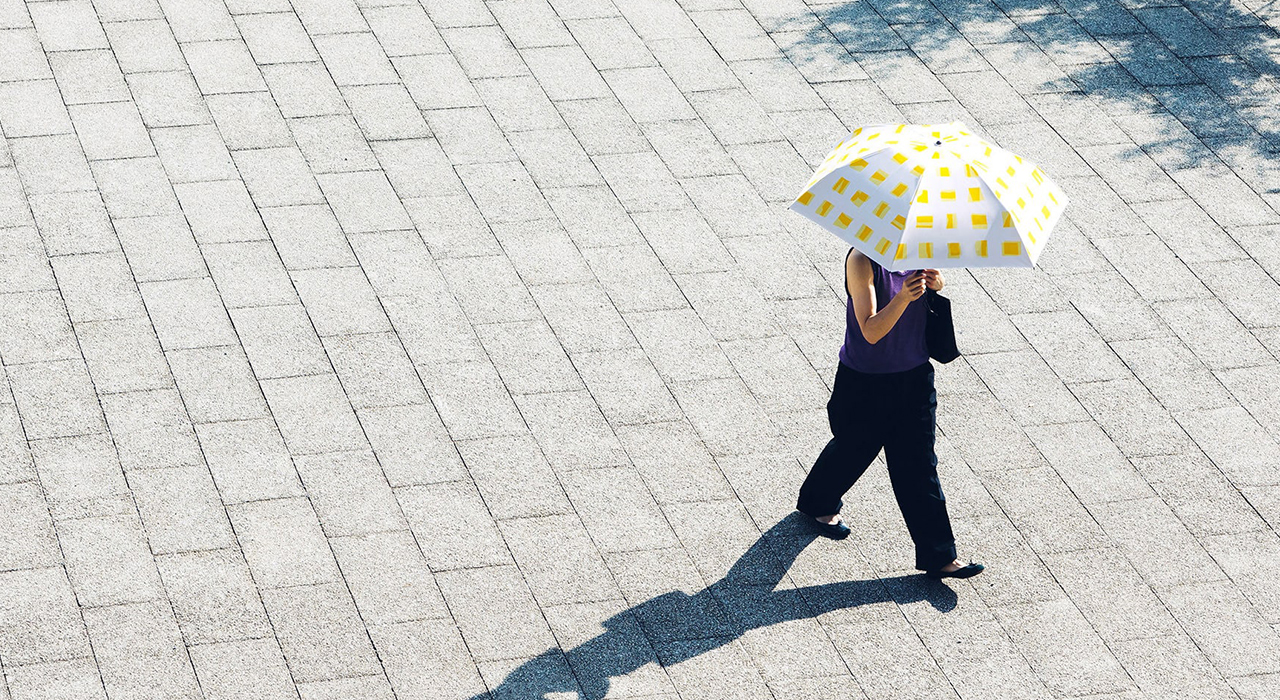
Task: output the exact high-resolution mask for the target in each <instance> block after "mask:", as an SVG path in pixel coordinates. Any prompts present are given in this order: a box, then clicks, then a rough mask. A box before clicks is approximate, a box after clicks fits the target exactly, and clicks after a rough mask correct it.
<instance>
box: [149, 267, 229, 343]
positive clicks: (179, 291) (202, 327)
mask: <svg viewBox="0 0 1280 700" xmlns="http://www.w3.org/2000/svg"><path fill="white" fill-rule="evenodd" d="M138 289H140V290H141V293H142V298H143V301H145V302H146V303H147V312H148V314H150V316H151V320H152V324H155V328H156V334H157V335H159V338H160V347H163V348H164V349H165V351H173V349H187V348H204V347H212V346H225V344H232V343H236V334H234V330H233V329H232V324H230V320H229V319H228V316H227V310H225V308H224V307H223V302H221V299H220V298H219V296H218V289H216V288H215V287H214V282H212V280H211V279H209V278H196V279H179V280H168V282H148V283H141V284H138Z"/></svg>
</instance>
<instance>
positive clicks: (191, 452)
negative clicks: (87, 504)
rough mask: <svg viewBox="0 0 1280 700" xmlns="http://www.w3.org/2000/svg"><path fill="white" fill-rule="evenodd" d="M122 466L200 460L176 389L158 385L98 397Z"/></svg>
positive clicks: (153, 466)
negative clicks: (160, 387)
mask: <svg viewBox="0 0 1280 700" xmlns="http://www.w3.org/2000/svg"><path fill="white" fill-rule="evenodd" d="M100 402H101V404H102V411H103V413H105V414H106V417H107V426H108V427H109V428H110V430H111V437H112V440H114V441H115V443H116V452H117V453H118V454H119V455H120V465H121V467H123V468H124V470H125V471H126V472H127V471H130V470H133V469H139V470H142V469H157V468H166V467H179V466H189V465H195V466H199V465H200V464H201V462H202V460H201V457H200V453H199V446H198V445H197V444H196V436H195V433H194V432H192V430H191V421H190V419H189V418H188V417H187V413H186V411H185V410H184V409H185V407H184V406H183V404H182V401H181V399H180V398H179V395H178V392H176V391H174V390H173V389H168V388H166V389H159V390H154V391H146V392H131V393H121V394H112V395H110V396H103V397H101V398H100Z"/></svg>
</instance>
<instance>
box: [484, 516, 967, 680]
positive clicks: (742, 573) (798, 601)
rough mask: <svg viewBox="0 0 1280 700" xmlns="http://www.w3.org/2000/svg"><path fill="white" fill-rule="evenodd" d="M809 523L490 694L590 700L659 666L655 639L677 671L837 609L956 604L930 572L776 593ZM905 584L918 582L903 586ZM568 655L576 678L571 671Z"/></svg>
mask: <svg viewBox="0 0 1280 700" xmlns="http://www.w3.org/2000/svg"><path fill="white" fill-rule="evenodd" d="M803 517H804V516H802V515H800V514H798V513H792V514H791V515H789V516H787V517H786V518H784V519H782V520H781V521H779V522H778V523H777V524H776V525H774V526H773V527H772V528H770V529H769V531H768V532H766V533H764V534H763V535H761V536H760V538H759V539H758V540H756V541H755V543H754V544H752V545H751V547H750V548H748V549H747V551H746V552H745V553H744V554H743V555H742V556H741V557H739V558H738V560H737V562H735V563H734V565H733V567H732V568H731V569H730V570H729V572H728V573H726V574H725V576H724V577H723V578H721V579H720V580H718V581H716V582H715V583H712V584H711V585H709V586H707V587H706V588H704V589H703V590H701V591H698V592H697V593H693V594H689V593H685V592H684V591H672V592H670V593H664V594H662V595H660V596H657V597H656V598H651V599H649V600H646V601H644V602H643V603H640V604H639V605H636V606H633V607H631V608H628V609H626V610H623V611H622V612H619V613H618V614H616V615H614V616H612V617H610V618H609V619H607V620H605V621H604V622H603V623H601V626H603V627H604V629H605V631H604V632H602V633H601V634H598V635H596V636H595V637H593V638H591V639H589V640H587V641H586V642H583V643H582V644H579V645H578V646H576V647H574V648H572V649H568V650H565V651H563V652H562V651H561V650H560V649H558V648H557V649H549V650H547V651H546V652H545V653H543V654H541V655H540V656H537V657H535V658H533V659H530V660H528V661H526V662H525V663H523V664H521V665H520V666H519V667H518V668H516V669H515V670H513V671H511V673H509V674H508V675H507V677H506V678H505V679H504V680H503V681H502V684H501V685H499V686H497V687H495V688H494V689H493V691H492V693H491V695H490V696H491V697H492V698H494V700H497V699H498V698H529V699H534V698H543V697H545V696H546V695H548V694H551V693H565V694H572V693H580V697H581V698H583V699H584V700H600V698H603V697H604V696H605V695H606V693H607V692H608V690H609V685H610V682H611V679H613V678H618V677H622V676H626V675H628V674H630V673H632V672H633V671H635V670H637V669H639V668H640V667H642V666H644V665H645V664H648V663H650V662H652V661H654V658H655V656H654V651H653V649H652V647H651V646H650V642H651V641H652V642H658V643H660V644H662V645H663V652H662V654H661V657H662V658H661V662H662V664H663V665H664V666H671V665H674V664H677V663H680V662H681V661H687V660H689V659H692V658H694V657H696V656H698V655H700V654H704V653H706V652H708V651H711V650H713V649H717V648H719V647H722V646H724V645H726V644H730V643H732V642H733V641H734V640H736V639H738V638H739V637H741V636H742V635H743V634H744V633H746V632H747V631H748V630H753V629H757V628H761V627H768V626H770V625H774V624H778V623H781V622H786V621H789V620H798V619H805V618H813V617H817V616H819V615H821V614H823V613H826V612H831V611H834V610H844V609H848V608H854V607H857V606H860V605H867V604H869V603H882V602H888V601H897V602H899V603H906V602H915V601H919V600H922V601H926V602H928V603H930V604H931V605H932V606H933V607H934V608H935V609H937V610H939V611H940V612H948V611H950V610H952V609H954V608H955V606H956V600H957V599H956V594H955V592H954V591H952V590H951V589H950V588H948V587H947V586H945V585H943V584H941V583H938V582H935V581H932V580H930V579H926V578H925V577H924V576H923V575H910V576H898V577H892V578H886V579H870V580H864V581H842V582H838V583H827V584H822V585H817V586H805V587H802V588H788V589H782V590H774V589H775V587H776V586H777V585H778V583H779V582H781V581H782V578H783V577H784V576H785V575H786V572H787V569H788V568H790V566H791V564H792V562H794V561H795V559H796V557H797V556H799V554H800V552H802V551H803V550H804V548H805V547H806V546H808V545H809V544H810V543H811V542H812V541H813V540H814V539H815V538H816V537H817V535H816V534H815V533H813V531H812V530H811V529H809V528H808V527H807V526H806V525H805V523H804V522H803V520H802V519H803ZM901 583H909V584H910V585H894V584H901ZM890 588H892V589H893V590H894V594H893V595H890V592H889V589H890ZM566 658H567V659H568V661H569V666H570V668H571V669H572V672H570V670H569V669H566V668H565V664H564V660H565V659H566ZM485 697H486V696H485V695H477V696H474V697H473V698H471V700H484V698H485Z"/></svg>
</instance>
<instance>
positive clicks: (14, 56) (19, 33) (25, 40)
mask: <svg viewBox="0 0 1280 700" xmlns="http://www.w3.org/2000/svg"><path fill="white" fill-rule="evenodd" d="M23 14H26V15H28V17H27V18H25V20H24V21H23V23H22V24H20V25H14V26H13V27H7V26H6V28H5V32H4V37H5V44H6V46H5V58H6V60H5V72H4V73H0V76H3V78H4V80H5V81H11V80H33V79H36V78H50V77H53V76H52V74H51V73H50V72H49V63H48V62H47V59H45V57H44V56H43V55H42V47H41V44H40V37H39V35H38V34H37V33H36V30H35V29H34V27H33V25H32V24H31V20H30V16H29V13H27V12H24V13H23Z"/></svg>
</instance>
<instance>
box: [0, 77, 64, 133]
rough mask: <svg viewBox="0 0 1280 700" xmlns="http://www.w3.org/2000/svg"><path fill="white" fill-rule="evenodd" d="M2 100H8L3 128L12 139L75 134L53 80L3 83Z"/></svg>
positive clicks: (0, 117) (1, 113)
mask: <svg viewBox="0 0 1280 700" xmlns="http://www.w3.org/2000/svg"><path fill="white" fill-rule="evenodd" d="M0 97H3V98H4V104H3V106H2V107H0V126H3V127H4V130H5V135H6V136H7V137H9V138H14V137H20V136H47V135H50V134H70V133H73V126H72V123H71V118H70V117H69V116H68V115H67V108H66V105H65V104H64V103H63V102H62V95H61V94H60V93H59V92H58V87H57V84H56V83H54V81H53V80H24V81H22V82H14V83H4V84H0ZM36 115H41V116H40V117H37V116H36Z"/></svg>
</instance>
